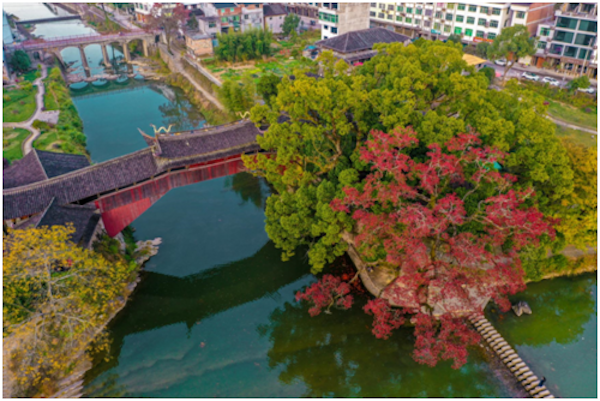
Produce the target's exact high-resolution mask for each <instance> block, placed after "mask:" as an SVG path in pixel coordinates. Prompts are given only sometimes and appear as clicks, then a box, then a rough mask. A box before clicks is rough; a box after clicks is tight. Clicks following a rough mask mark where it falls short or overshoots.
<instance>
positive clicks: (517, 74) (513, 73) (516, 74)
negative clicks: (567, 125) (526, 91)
mask: <svg viewBox="0 0 600 401" xmlns="http://www.w3.org/2000/svg"><path fill="white" fill-rule="evenodd" d="M485 66H486V67H491V68H493V69H495V70H496V72H497V73H499V74H500V76H503V75H504V67H503V66H500V65H496V64H494V63H493V62H491V61H488V62H486V63H485ZM525 71H528V72H533V73H534V74H537V75H539V76H540V79H541V78H544V77H552V78H554V79H557V80H558V81H559V82H560V87H561V88H565V87H566V85H567V83H568V82H569V81H571V80H572V79H574V78H576V77H573V76H565V74H559V73H556V72H554V71H548V70H544V69H541V68H535V67H522V66H520V65H518V64H517V65H515V66H514V67H512V68H511V69H510V70H509V71H508V75H507V76H506V78H521V74H522V73H523V72H525ZM590 84H591V86H592V87H593V88H594V89H596V87H597V85H598V81H596V80H595V79H590Z"/></svg>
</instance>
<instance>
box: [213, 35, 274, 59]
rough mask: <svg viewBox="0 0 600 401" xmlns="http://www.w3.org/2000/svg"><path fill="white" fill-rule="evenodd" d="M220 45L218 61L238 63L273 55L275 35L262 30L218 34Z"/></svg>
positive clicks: (216, 50)
mask: <svg viewBox="0 0 600 401" xmlns="http://www.w3.org/2000/svg"><path fill="white" fill-rule="evenodd" d="M217 41H218V42H219V45H218V46H217V47H215V57H216V58H217V59H218V60H223V61H229V62H234V63H235V62H238V61H247V60H253V59H256V58H260V57H262V56H270V55H271V43H272V42H273V34H272V33H271V32H270V31H268V30H267V31H265V30H262V29H250V30H248V31H246V32H233V33H227V34H218V35H217Z"/></svg>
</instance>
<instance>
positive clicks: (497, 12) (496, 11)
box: [492, 7, 502, 15]
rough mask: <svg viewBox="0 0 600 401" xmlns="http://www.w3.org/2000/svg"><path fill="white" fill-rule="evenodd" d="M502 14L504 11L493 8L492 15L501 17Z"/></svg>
mask: <svg viewBox="0 0 600 401" xmlns="http://www.w3.org/2000/svg"><path fill="white" fill-rule="evenodd" d="M501 12H502V10H501V9H499V8H495V7H494V8H492V14H494V15H500V13H501Z"/></svg>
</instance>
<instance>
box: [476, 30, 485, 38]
mask: <svg viewBox="0 0 600 401" xmlns="http://www.w3.org/2000/svg"><path fill="white" fill-rule="evenodd" d="M475 36H477V37H478V38H483V37H484V36H485V32H483V31H477V32H475Z"/></svg>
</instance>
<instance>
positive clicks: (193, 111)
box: [150, 85, 205, 133]
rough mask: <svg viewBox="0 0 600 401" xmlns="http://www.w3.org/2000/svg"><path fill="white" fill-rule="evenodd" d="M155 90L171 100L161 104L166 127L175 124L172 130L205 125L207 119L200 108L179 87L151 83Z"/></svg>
mask: <svg viewBox="0 0 600 401" xmlns="http://www.w3.org/2000/svg"><path fill="white" fill-rule="evenodd" d="M150 88H151V89H152V90H154V91H155V92H159V93H161V94H162V95H163V96H165V97H166V98H167V99H168V100H169V102H167V103H165V104H164V105H162V106H159V107H158V109H159V110H160V112H161V114H162V118H163V123H164V124H165V127H168V126H169V124H173V129H172V130H171V132H172V133H173V132H177V131H188V130H192V129H196V128H201V127H202V126H204V123H205V119H204V116H203V115H202V113H201V112H200V110H198V109H197V108H196V107H195V106H194V105H193V104H191V103H190V102H189V100H188V99H187V97H186V96H185V93H183V91H182V90H181V89H179V88H174V87H169V86H166V85H151V86H150Z"/></svg>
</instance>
